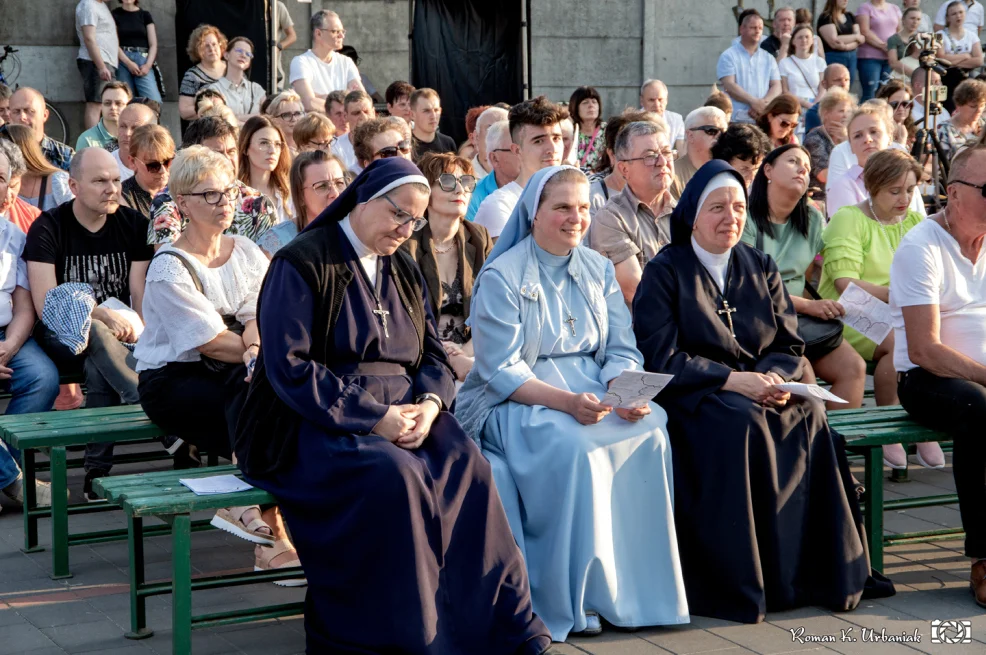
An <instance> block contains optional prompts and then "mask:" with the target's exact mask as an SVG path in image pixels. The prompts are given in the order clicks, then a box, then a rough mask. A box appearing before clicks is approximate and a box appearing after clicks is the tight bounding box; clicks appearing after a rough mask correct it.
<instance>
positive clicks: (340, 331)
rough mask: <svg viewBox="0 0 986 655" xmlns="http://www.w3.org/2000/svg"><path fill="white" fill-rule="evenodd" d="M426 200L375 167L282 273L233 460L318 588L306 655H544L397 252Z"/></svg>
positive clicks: (390, 171)
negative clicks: (268, 502)
mask: <svg viewBox="0 0 986 655" xmlns="http://www.w3.org/2000/svg"><path fill="white" fill-rule="evenodd" d="M429 191H430V189H429V185H428V182H427V180H426V179H425V178H424V177H423V176H422V175H421V173H420V171H419V170H418V169H417V168H416V167H415V166H414V165H413V164H412V163H411V162H409V161H407V160H405V159H402V158H400V157H395V158H390V159H383V160H379V161H376V162H373V163H372V164H371V165H370V166H368V167H367V168H366V170H365V171H363V173H361V174H360V175H359V177H357V178H356V180H355V181H354V182H353V184H352V185H351V186H350V187H349V188H348V189H347V190H346V191H345V192H344V193H343V194H342V195H341V196H340V197H339V198H338V199H337V200H336V201H335V202H333V204H332V205H330V206H329V207H328V209H326V210H325V212H323V213H322V215H321V216H319V217H318V218H317V219H316V220H315V221H314V222H312V224H311V225H309V226H308V227H307V228H305V230H304V231H303V232H302V233H301V234H300V235H299V236H298V237H297V238H296V239H294V240H293V241H292V242H291V243H290V244H288V245H287V246H285V247H284V248H282V249H281V250H279V251H278V252H277V253H276V255H275V256H274V258H273V260H272V261H271V265H270V270H269V273H268V274H267V278H266V280H265V282H264V286H263V289H262V291H261V294H260V300H259V303H258V310H257V313H258V323H259V327H260V333H261V335H262V340H263V341H262V342H263V348H262V349H261V353H260V357H259V359H258V362H257V366H256V371H255V372H254V377H253V381H252V383H251V387H250V391H249V394H248V396H247V400H246V403H245V408H244V411H243V413H242V415H241V418H240V421H239V423H238V426H237V436H236V442H235V451H236V454H237V457H238V460H239V465H240V467H241V468H242V469H243V471H244V473H245V474H246V477H247V478H248V479H249V480H250V481H251V482H252V483H253V484H255V485H256V486H258V487H261V488H263V489H266V490H268V491H270V492H271V493H272V494H274V496H275V497H276V498H277V500H278V503H280V507H281V510H282V512H283V515H284V518H285V520H286V521H287V525H288V528H289V529H290V531H291V535H292V537H293V539H294V543H295V546H296V547H297V549H298V555H299V556H300V558H301V563H302V565H303V566H304V569H305V575H306V576H307V578H308V595H307V599H306V610H305V629H306V632H307V638H308V652H309V653H313V654H314V653H319V654H321V653H380V654H384V653H388V654H389V653H394V654H397V653H401V654H408V655H410V654H419V655H426V654H427V655H457V654H461V655H467V654H468V655H475V654H489V655H497V654H504V655H507V654H514V653H518V654H523V655H527V654H530V655H539V654H540V653H542V652H544V651H545V650H546V649H547V648H548V647H549V646H550V637H549V635H548V631H547V629H546V628H545V626H544V624H543V623H542V622H541V620H540V619H539V618H537V617H536V616H535V615H534V614H533V612H532V609H531V597H530V589H529V584H528V579H527V574H526V571H525V566H524V561H523V557H522V555H521V553H520V550H519V548H518V547H517V544H516V543H515V542H514V539H513V537H512V536H511V532H510V526H509V524H508V523H507V519H506V515H505V514H504V511H503V506H502V505H501V503H500V498H499V496H497V493H496V489H495V488H494V485H493V480H492V476H491V471H490V465H489V463H488V462H487V461H486V460H485V459H484V458H483V456H482V454H481V453H480V451H479V448H478V447H477V446H476V445H475V443H474V442H473V441H472V440H471V439H469V438H468V437H467V436H466V435H465V433H464V432H463V431H462V428H461V427H460V426H459V424H458V422H457V421H456V420H455V418H454V417H453V416H452V415H451V414H449V413H448V411H447V410H448V409H449V406H450V405H451V403H452V401H453V399H454V388H455V387H454V382H455V376H454V374H453V373H452V370H451V368H450V366H449V363H448V360H447V358H446V355H445V350H444V348H443V347H442V344H441V342H440V341H439V340H438V338H437V335H436V330H435V321H434V317H433V316H432V313H431V310H430V307H429V304H428V302H427V298H426V295H425V294H426V293H427V287H426V285H425V284H424V283H423V280H422V277H421V274H420V273H419V271H418V268H417V265H416V264H415V263H414V260H413V259H411V257H410V256H409V255H408V254H406V253H405V252H404V251H402V250H399V249H398V248H399V246H400V245H401V243H403V242H404V241H405V240H406V239H407V238H408V237H409V236H410V234H411V232H412V231H413V230H414V229H416V228H420V227H421V226H422V225H423V222H422V221H423V220H424V219H421V218H419V217H420V216H422V215H423V214H424V212H425V209H426V208H427V206H428V196H429Z"/></svg>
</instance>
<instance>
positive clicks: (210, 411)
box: [137, 361, 248, 459]
mask: <svg viewBox="0 0 986 655" xmlns="http://www.w3.org/2000/svg"><path fill="white" fill-rule="evenodd" d="M139 377H140V383H139V384H138V386H137V390H138V392H139V393H140V405H141V407H143V408H144V412H145V413H146V414H147V417H148V418H149V419H151V420H152V421H154V423H155V424H156V425H157V426H158V427H160V428H162V429H163V430H164V431H165V432H167V433H168V434H173V435H175V436H176V437H181V438H182V439H184V440H185V441H187V442H188V443H190V444H192V445H194V446H196V447H198V448H199V449H200V450H204V451H207V452H210V453H217V454H219V455H221V456H222V457H226V458H227V459H229V458H230V457H231V453H232V446H231V444H232V436H231V432H232V430H233V429H234V428H235V427H236V418H237V417H238V416H239V413H240V408H241V407H242V404H243V400H244V399H245V397H246V391H247V387H248V384H247V383H246V382H244V381H243V378H245V377H246V366H244V365H243V364H237V365H233V366H228V367H227V368H226V370H224V371H222V372H219V373H216V372H213V371H210V370H209V369H207V368H206V366H205V364H203V363H202V362H201V361H199V362H172V363H170V364H167V365H166V366H162V367H161V368H158V369H153V370H149V371H141V372H140V376H139Z"/></svg>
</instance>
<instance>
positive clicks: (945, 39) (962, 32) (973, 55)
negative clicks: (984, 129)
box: [936, 0, 983, 112]
mask: <svg viewBox="0 0 986 655" xmlns="http://www.w3.org/2000/svg"><path fill="white" fill-rule="evenodd" d="M938 34H940V35H941V37H942V47H940V48H938V53H937V55H936V56H937V57H938V59H939V61H940V62H941V63H943V64H945V65H947V66H948V67H949V68H948V73H946V74H945V75H943V76H942V84H944V85H945V86H947V87H948V100H946V101H945V102H944V103H943V104H944V105H945V109H947V110H948V111H949V112H951V111H952V110H953V109H955V103H954V102H953V100H952V97H953V96H954V94H955V89H956V87H958V85H959V84H961V83H962V80H964V79H966V77H968V75H969V72H970V71H971V70H973V69H974V68H978V67H979V66H982V65H983V46H982V44H981V43H979V35H978V34H976V33H975V32H971V31H969V30H967V29H966V28H965V3H964V2H962V0H953V2H951V3H950V4H949V5H948V10H947V11H946V13H945V29H943V30H941V31H940V32H938Z"/></svg>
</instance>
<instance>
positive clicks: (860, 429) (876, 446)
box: [828, 405, 964, 571]
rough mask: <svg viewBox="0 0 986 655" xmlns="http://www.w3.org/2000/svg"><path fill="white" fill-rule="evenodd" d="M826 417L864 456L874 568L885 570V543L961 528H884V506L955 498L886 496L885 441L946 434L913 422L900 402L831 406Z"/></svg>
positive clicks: (953, 533) (952, 534)
mask: <svg viewBox="0 0 986 655" xmlns="http://www.w3.org/2000/svg"><path fill="white" fill-rule="evenodd" d="M828 418H829V425H830V426H831V427H832V428H833V429H835V430H836V431H838V432H839V433H840V434H842V435H843V436H844V437H845V438H846V444H847V445H846V448H847V450H848V451H849V452H852V453H856V454H859V455H862V457H863V462H864V464H863V465H864V470H865V472H866V475H865V479H864V481H863V484H864V485H865V486H866V494H865V495H864V496H863V499H862V509H863V514H864V517H863V520H864V525H865V529H866V536H867V539H868V540H869V544H870V559H871V565H872V566H873V568H874V569H876V570H878V571H883V549H884V547H886V546H892V545H895V544H903V543H919V542H926V541H937V540H943V539H955V538H958V537H961V536H962V535H963V534H964V533H963V531H962V529H961V528H945V529H942V530H928V531H924V532H909V533H902V534H896V535H884V534H883V512H885V511H888V510H901V509H913V508H917V507H934V506H938V505H950V504H953V503H957V502H958V496H957V495H956V494H943V495H937V496H924V497H919V498H902V499H898V500H888V501H884V499H883V481H884V470H883V451H882V448H883V446H884V445H886V444H894V443H900V444H904V447H905V448H906V447H907V446H908V445H911V444H917V443H921V442H923V441H938V442H949V443H950V442H951V437H950V436H949V435H947V434H945V433H944V432H936V431H934V430H931V429H929V428H926V427H924V426H922V425H919V424H917V423H915V422H914V421H913V420H911V418H910V417H909V416H908V415H907V412H906V411H904V409H903V408H902V407H901V406H900V405H889V406H885V407H862V408H859V409H843V410H837V411H830V412H829V413H828ZM881 508H882V509H881Z"/></svg>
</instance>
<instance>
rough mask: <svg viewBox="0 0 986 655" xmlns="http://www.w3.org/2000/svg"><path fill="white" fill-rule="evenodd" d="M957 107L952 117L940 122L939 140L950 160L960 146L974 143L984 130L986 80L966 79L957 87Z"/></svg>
mask: <svg viewBox="0 0 986 655" xmlns="http://www.w3.org/2000/svg"><path fill="white" fill-rule="evenodd" d="M952 99H953V100H954V101H955V109H953V110H952V115H951V117H950V118H949V119H948V120H946V121H942V122H941V123H939V124H938V140H939V141H941V146H942V150H944V151H945V157H946V158H948V159H949V160H951V159H952V157H954V156H955V154H956V153H957V152H958V151H959V149H960V148H962V147H964V146H968V145H972V144H973V143H975V142H976V140H977V139H978V138H979V134H980V132H982V120H981V119H982V116H983V108H984V107H986V82H983V81H981V80H964V81H963V82H962V83H961V84H959V86H958V87H956V89H955V96H954V97H953V98H952Z"/></svg>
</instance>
